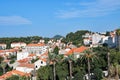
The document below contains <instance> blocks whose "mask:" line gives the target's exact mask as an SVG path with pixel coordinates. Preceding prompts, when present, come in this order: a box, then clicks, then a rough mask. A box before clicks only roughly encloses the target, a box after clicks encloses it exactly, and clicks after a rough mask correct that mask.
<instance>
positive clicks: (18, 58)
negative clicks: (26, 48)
mask: <svg viewBox="0 0 120 80" xmlns="http://www.w3.org/2000/svg"><path fill="white" fill-rule="evenodd" d="M28 55H29V53H28V52H18V53H17V60H21V59H24V58H27V57H28Z"/></svg>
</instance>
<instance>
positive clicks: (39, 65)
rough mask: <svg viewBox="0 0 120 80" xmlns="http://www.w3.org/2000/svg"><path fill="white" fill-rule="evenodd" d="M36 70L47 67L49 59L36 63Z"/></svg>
mask: <svg viewBox="0 0 120 80" xmlns="http://www.w3.org/2000/svg"><path fill="white" fill-rule="evenodd" d="M34 64H35V67H36V70H38V69H39V68H40V67H41V66H46V65H47V59H45V58H43V59H39V60H37V61H36V62H35V63H34Z"/></svg>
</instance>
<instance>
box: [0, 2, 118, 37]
mask: <svg viewBox="0 0 120 80" xmlns="http://www.w3.org/2000/svg"><path fill="white" fill-rule="evenodd" d="M116 28H120V0H0V37H26V36H42V37H53V36H54V35H62V36H66V35H67V34H68V33H70V32H76V31H78V30H90V31H93V32H105V31H112V30H115V29H116Z"/></svg>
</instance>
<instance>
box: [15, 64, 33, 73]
mask: <svg viewBox="0 0 120 80" xmlns="http://www.w3.org/2000/svg"><path fill="white" fill-rule="evenodd" d="M16 70H18V71H21V72H25V73H31V72H32V71H33V70H35V65H34V64H28V63H22V64H19V65H18V66H17V67H16Z"/></svg>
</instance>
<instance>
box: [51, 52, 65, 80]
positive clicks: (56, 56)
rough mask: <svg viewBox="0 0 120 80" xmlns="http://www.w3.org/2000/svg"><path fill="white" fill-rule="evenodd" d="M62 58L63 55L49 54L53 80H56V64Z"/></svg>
mask: <svg viewBox="0 0 120 80" xmlns="http://www.w3.org/2000/svg"><path fill="white" fill-rule="evenodd" d="M62 58H63V55H58V54H55V53H49V60H50V62H52V63H53V74H54V76H53V80H56V62H60V61H61V60H62Z"/></svg>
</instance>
